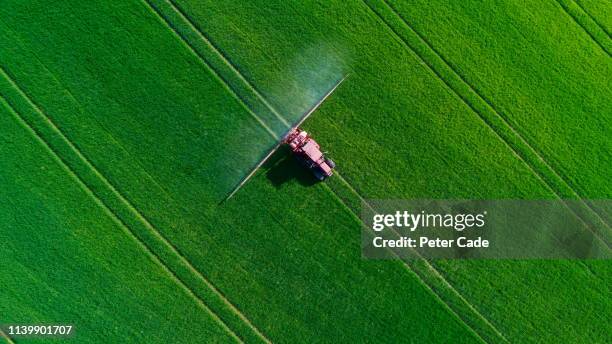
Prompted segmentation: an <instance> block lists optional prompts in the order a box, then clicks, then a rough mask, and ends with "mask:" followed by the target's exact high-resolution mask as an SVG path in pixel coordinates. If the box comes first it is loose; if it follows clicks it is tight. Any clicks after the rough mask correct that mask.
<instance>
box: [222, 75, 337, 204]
mask: <svg viewBox="0 0 612 344" xmlns="http://www.w3.org/2000/svg"><path fill="white" fill-rule="evenodd" d="M347 77H348V75H347V76H345V77H343V78H342V79H340V80H338V81H337V82H336V83H335V84H334V86H333V87H332V88H331V89H330V90H329V91H327V93H325V95H324V96H323V97H322V98H321V99H319V101H318V102H317V103H316V104H315V105H314V106H312V107H311V108H310V109H309V110H308V111H306V113H304V114H303V115H302V117H301V118H300V120H299V121H298V122H297V123H296V124H295V125H294V126H292V127H291V128H288V130H289V132H288V133H287V135H285V136H284V138H283V139H282V140H281V141H280V142H278V143H277V144H276V145H275V146H274V147H272V149H271V150H270V151H269V152H268V154H266V155H265V156H264V157H263V158H262V159H261V160H259V162H258V163H257V164H256V165H255V167H254V168H253V169H252V170H251V172H250V173H249V174H247V175H246V176H245V177H244V178H243V179H242V180H241V181H240V182H239V183H238V184H237V185H236V186H235V187H234V189H233V190H232V192H230V194H229V195H228V196H227V197H226V198H225V199H224V200H223V201H222V202H224V201H226V200H228V199H230V198H231V197H232V196H233V195H234V194H235V193H236V192H238V190H240V188H241V187H242V186H243V185H244V184H245V183H246V182H247V181H248V180H249V179H250V178H251V177H252V176H253V175H254V174H255V172H257V170H258V169H259V168H260V167H261V166H262V165H263V164H264V162H266V161H267V160H268V159H269V158H270V157H271V156H272V154H274V152H276V150H277V149H278V148H279V147H280V146H281V145H282V144H283V143H284V144H287V145H288V146H289V147H290V148H291V151H292V152H293V155H294V156H295V157H296V158H297V159H298V161H299V162H300V163H301V164H302V165H304V166H305V167H306V168H308V169H309V170H311V171H312V173H313V174H314V175H315V177H316V178H317V179H318V180H325V178H327V177H331V175H332V174H333V171H332V170H333V169H334V168H335V167H336V164H335V163H334V162H333V161H332V160H331V159H328V158H326V157H325V154H324V153H323V152H321V147H319V144H318V143H317V141H315V140H313V139H312V137H310V136H308V133H306V132H305V131H303V130H301V129H300V128H299V126H300V125H302V123H304V121H305V120H306V119H307V118H308V117H309V116H310V115H312V114H313V113H314V112H315V111H316V110H317V109H318V108H319V106H320V105H321V104H323V102H324V101H325V99H327V97H329V96H330V95H331V94H332V93H333V92H334V91H335V90H336V88H338V86H340V84H341V83H342V82H343V81H344V80H345V79H346V78H347Z"/></svg>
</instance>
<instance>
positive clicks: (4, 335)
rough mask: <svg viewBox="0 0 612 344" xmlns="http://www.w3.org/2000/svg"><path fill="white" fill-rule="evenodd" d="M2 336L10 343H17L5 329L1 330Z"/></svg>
mask: <svg viewBox="0 0 612 344" xmlns="http://www.w3.org/2000/svg"><path fill="white" fill-rule="evenodd" d="M0 337H1V338H4V339H6V342H7V343H8V344H15V342H14V341H13V340H12V339H11V337H9V336H8V334H6V333H4V331H2V330H0Z"/></svg>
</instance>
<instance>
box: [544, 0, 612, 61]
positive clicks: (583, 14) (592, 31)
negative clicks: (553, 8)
mask: <svg viewBox="0 0 612 344" xmlns="http://www.w3.org/2000/svg"><path fill="white" fill-rule="evenodd" d="M555 1H556V2H557V3H558V4H559V6H560V7H561V9H563V12H565V13H566V14H567V15H568V16H569V17H570V18H572V20H573V21H574V23H576V25H578V26H579V27H580V28H582V30H584V32H585V33H586V34H587V35H588V36H589V37H590V38H591V40H592V41H593V42H594V43H595V44H597V46H599V47H600V48H601V50H603V51H604V52H605V53H606V54H607V55H608V57H610V56H611V55H610V50H612V47H611V46H610V45H611V43H612V42H611V41H610V34H609V33H608V32H607V31H606V30H605V29H604V28H603V27H602V26H601V25H600V24H599V23H598V22H597V21H596V20H595V18H593V17H592V16H591V15H590V14H589V13H588V12H587V11H585V10H584V8H582V6H580V4H579V3H578V2H577V1H574V0H555ZM582 18H584V20H583V19H582ZM602 33H603V35H602ZM600 36H601V37H600ZM606 43H608V44H606Z"/></svg>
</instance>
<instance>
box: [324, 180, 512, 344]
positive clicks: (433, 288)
mask: <svg viewBox="0 0 612 344" xmlns="http://www.w3.org/2000/svg"><path fill="white" fill-rule="evenodd" d="M335 174H336V175H337V177H338V179H339V180H340V181H341V182H342V183H343V184H344V185H345V186H346V187H347V188H348V189H349V190H350V191H351V193H353V194H354V195H355V196H357V198H359V200H360V201H361V203H362V205H365V206H366V207H368V208H369V209H370V210H371V211H374V212H375V211H376V210H375V209H374V208H373V207H372V206H371V205H370V204H369V203H368V202H367V201H366V200H365V199H364V198H363V197H362V196H361V194H360V193H359V192H358V191H357V190H356V189H355V188H354V187H353V186H352V185H351V184H350V183H349V182H348V181H347V180H346V179H345V178H344V177H343V176H342V175H341V174H340V173H339V172H338V171H336V173H335ZM327 189H328V190H329V191H330V192H331V193H332V194H334V196H335V197H336V198H338V200H339V201H340V202H341V203H342V204H343V205H344V206H345V207H346V208H347V210H348V211H349V212H350V213H351V214H353V215H354V217H355V219H356V220H357V221H358V222H359V223H360V224H361V225H362V227H365V228H368V227H366V225H365V223H363V221H362V220H361V218H359V216H358V215H357V214H356V213H355V212H354V210H352V209H351V208H350V207H349V206H348V205H346V203H345V202H344V201H343V200H342V198H341V197H340V196H339V195H338V194H337V193H336V192H335V191H334V190H333V189H331V188H330V187H329V186H327ZM368 229H370V228H368ZM370 230H371V229H370ZM391 230H392V232H393V233H394V234H395V235H398V236H399V233H398V232H397V231H396V230H395V229H392V228H391ZM388 251H389V252H391V253H392V254H393V255H394V256H395V257H396V258H397V259H399V260H400V261H401V262H402V265H403V266H404V267H405V268H406V269H407V270H408V271H410V272H411V273H413V274H414V275H415V276H416V277H417V279H418V280H419V281H420V282H421V284H422V285H423V286H424V287H425V288H427V289H428V290H429V291H430V292H431V293H432V295H433V296H434V297H435V298H436V299H437V300H438V301H439V302H440V303H441V304H442V305H443V306H444V307H445V308H446V309H447V310H448V311H449V312H450V313H451V314H452V315H453V316H455V317H456V318H457V320H459V321H460V322H461V323H463V325H464V326H465V327H466V328H467V329H468V330H469V331H470V332H472V333H474V335H476V337H477V338H479V339H480V340H482V341H483V342H485V343H489V341H487V340H485V339H484V338H483V334H481V333H480V332H479V331H478V330H482V328H481V327H479V328H478V330H477V329H475V328H474V324H473V321H471V319H466V318H465V316H462V315H461V314H460V312H459V311H456V310H455V309H454V308H453V307H452V306H451V304H449V302H448V301H447V300H445V298H444V297H442V295H441V294H442V293H443V292H444V290H440V289H447V291H450V292H451V293H452V294H453V295H452V296H451V297H457V298H458V299H459V300H460V302H461V303H463V304H464V306H467V307H468V310H469V312H472V313H474V314H475V315H476V316H477V318H479V321H482V322H484V324H485V325H486V326H487V327H488V328H489V330H491V331H492V332H493V333H494V335H492V334H487V335H486V337H487V338H489V337H497V340H496V341H495V342H497V341H498V340H500V339H501V340H502V341H503V342H506V343H508V340H507V339H506V337H505V336H504V335H503V334H502V333H501V332H500V331H499V330H498V329H497V328H496V327H495V326H494V325H493V324H492V323H491V322H490V321H489V320H488V319H487V318H486V317H485V316H484V315H482V313H481V312H480V311H478V310H477V309H476V307H475V306H474V305H472V304H471V303H470V302H469V301H468V300H467V299H466V298H465V297H464V296H463V295H462V294H461V293H460V292H459V291H458V290H457V289H456V288H455V287H453V285H452V284H450V282H448V280H447V279H446V278H444V276H443V275H442V273H440V272H439V271H438V270H437V269H436V268H435V267H434V266H433V265H431V263H430V262H429V261H428V260H427V259H425V258H423V257H422V256H421V255H420V254H419V253H418V252H417V251H415V250H411V251H412V252H413V253H415V254H416V255H417V256H418V258H419V262H422V263H424V264H425V267H426V270H425V271H420V272H418V271H417V269H415V267H413V266H411V265H410V264H409V263H408V262H407V261H406V260H405V259H402V258H401V257H399V256H398V255H397V253H396V252H395V251H393V250H391V249H388ZM427 273H430V274H431V275H432V276H433V277H434V281H435V280H437V282H441V284H440V283H438V285H433V284H434V283H435V282H434V283H431V284H430V283H428V282H427V281H426V278H427V276H424V274H427Z"/></svg>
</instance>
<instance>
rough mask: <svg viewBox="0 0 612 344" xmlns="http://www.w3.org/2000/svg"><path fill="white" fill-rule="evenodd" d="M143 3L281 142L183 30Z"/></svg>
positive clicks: (152, 7)
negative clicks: (191, 42)
mask: <svg viewBox="0 0 612 344" xmlns="http://www.w3.org/2000/svg"><path fill="white" fill-rule="evenodd" d="M141 1H142V2H143V4H144V5H145V6H146V7H147V8H148V9H149V11H151V12H152V13H153V14H154V15H155V17H157V19H158V20H160V21H161V22H162V23H163V24H164V25H165V26H166V27H167V28H168V29H169V30H170V31H171V32H172V33H173V34H174V35H175V36H176V37H177V38H178V40H179V41H180V42H181V44H183V46H184V47H186V48H187V49H188V50H189V51H190V52H191V53H192V54H193V55H194V56H195V57H196V58H197V59H198V60H199V61H200V62H201V63H202V64H203V65H204V66H205V67H206V69H208V70H209V71H210V72H211V73H212V74H213V75H214V77H215V78H216V79H217V80H219V82H220V83H221V85H222V86H223V88H225V90H226V91H228V92H229V93H230V94H231V95H232V97H234V98H235V99H236V100H237V101H238V103H239V104H240V106H242V108H244V109H245V110H246V111H247V112H248V113H249V114H250V115H251V117H253V119H255V120H256V121H257V123H259V124H260V125H261V126H262V127H263V128H264V129H265V130H266V131H267V132H268V133H269V134H270V135H272V137H274V139H275V140H280V136H279V135H278V134H277V133H276V132H275V131H274V130H272V128H270V127H269V126H268V125H267V124H266V123H265V122H264V121H263V120H262V118H261V117H259V116H258V115H257V114H256V113H255V112H254V111H253V110H252V109H251V108H250V107H248V106H247V105H246V104H247V101H246V100H244V99H242V98H241V97H240V95H239V94H238V93H237V92H236V91H235V90H234V89H233V88H232V87H231V86H230V82H229V81H228V80H227V79H225V78H224V77H223V76H222V75H221V74H220V73H219V72H218V71H217V70H216V69H215V68H213V66H212V65H210V63H209V62H208V61H207V60H206V58H205V57H204V56H202V55H201V54H200V53H199V52H198V50H197V49H195V48H194V47H193V46H192V45H191V44H189V43H188V42H189V40H188V39H187V38H186V37H184V36H183V34H182V33H181V30H180V29H178V28H177V27H176V26H175V25H174V24H173V23H172V21H170V20H169V19H168V18H166V17H165V16H164V15H163V13H162V12H161V11H160V9H159V8H157V7H156V6H155V5H153V4H152V3H151V1H152V0H141Z"/></svg>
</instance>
